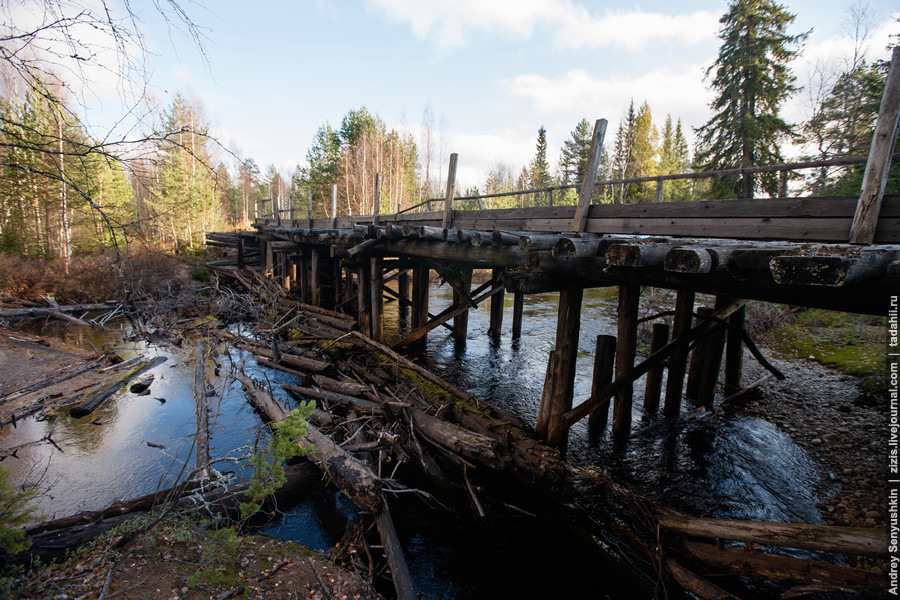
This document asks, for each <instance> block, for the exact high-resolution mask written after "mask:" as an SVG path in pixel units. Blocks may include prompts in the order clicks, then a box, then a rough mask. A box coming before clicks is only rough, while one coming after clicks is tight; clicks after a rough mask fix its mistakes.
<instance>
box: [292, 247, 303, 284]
mask: <svg viewBox="0 0 900 600" xmlns="http://www.w3.org/2000/svg"><path fill="white" fill-rule="evenodd" d="M299 258H300V257H299V256H297V255H296V254H295V255H293V256H292V257H291V287H293V288H298V287H299V289H300V291H301V293H302V291H303V286H302V285H301V284H300V279H299V275H298V271H297V260H299Z"/></svg>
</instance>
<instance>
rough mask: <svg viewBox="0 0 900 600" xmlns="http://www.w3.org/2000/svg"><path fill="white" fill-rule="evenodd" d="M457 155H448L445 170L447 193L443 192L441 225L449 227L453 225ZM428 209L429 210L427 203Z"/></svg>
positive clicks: (445, 227)
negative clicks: (448, 158) (447, 163)
mask: <svg viewBox="0 0 900 600" xmlns="http://www.w3.org/2000/svg"><path fill="white" fill-rule="evenodd" d="M458 158H459V156H458V155H457V154H456V153H453V154H451V155H450V165H449V168H448V171H447V193H446V194H444V216H443V219H442V225H441V227H443V228H444V229H449V228H450V227H452V225H453V195H454V191H455V190H456V163H457V159H458ZM428 210H431V206H430V203H429V206H428Z"/></svg>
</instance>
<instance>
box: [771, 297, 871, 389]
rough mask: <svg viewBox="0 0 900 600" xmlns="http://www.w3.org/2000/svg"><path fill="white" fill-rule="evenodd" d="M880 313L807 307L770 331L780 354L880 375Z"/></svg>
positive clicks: (862, 374) (858, 374) (845, 370)
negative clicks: (868, 314)
mask: <svg viewBox="0 0 900 600" xmlns="http://www.w3.org/2000/svg"><path fill="white" fill-rule="evenodd" d="M885 328H886V324H885V319H884V317H872V316H866V315H855V314H850V313H841V312H833V311H827V310H820V309H807V310H803V311H800V312H798V313H796V314H794V315H791V317H790V318H789V319H787V320H786V321H785V322H784V323H782V324H780V325H778V326H776V327H775V328H774V329H773V330H772V331H771V332H770V335H771V339H770V346H771V347H772V349H773V350H774V351H775V352H776V353H777V354H778V355H779V356H781V357H783V358H809V359H812V360H815V361H817V362H819V363H821V364H823V365H826V366H828V367H831V368H834V369H837V370H838V371H841V372H843V373H846V374H848V375H853V376H856V377H879V378H883V377H884V372H885V331H886V329H885Z"/></svg>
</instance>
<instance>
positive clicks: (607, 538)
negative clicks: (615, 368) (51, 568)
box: [30, 270, 886, 599]
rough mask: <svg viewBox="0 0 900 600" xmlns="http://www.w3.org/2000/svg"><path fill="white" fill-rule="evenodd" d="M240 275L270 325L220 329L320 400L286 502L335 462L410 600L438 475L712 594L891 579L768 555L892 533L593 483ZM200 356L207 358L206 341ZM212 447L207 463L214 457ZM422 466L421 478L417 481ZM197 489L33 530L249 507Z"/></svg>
mask: <svg viewBox="0 0 900 600" xmlns="http://www.w3.org/2000/svg"><path fill="white" fill-rule="evenodd" d="M232 274H236V275H237V277H232V279H233V280H234V281H237V282H239V283H240V284H241V285H243V286H245V287H246V288H248V289H249V290H250V291H251V292H252V294H253V297H254V302H256V303H258V304H263V305H265V306H266V310H267V312H268V313H269V315H268V318H267V320H266V321H267V323H268V325H265V326H259V325H258V326H257V327H256V328H255V330H254V331H252V333H244V334H241V335H235V334H233V333H229V332H228V331H226V330H225V329H215V330H214V331H213V332H212V333H211V335H212V336H214V337H218V338H219V339H220V340H221V342H223V343H225V344H229V345H233V346H235V347H237V348H240V349H242V350H244V351H246V352H249V353H252V354H253V355H255V357H256V359H257V362H258V363H259V364H260V365H262V366H266V367H270V368H274V369H278V370H281V371H284V372H287V373H291V374H293V375H294V376H295V377H296V381H295V383H291V384H284V385H283V386H282V387H283V388H284V389H285V390H286V391H287V392H288V394H289V395H290V396H295V397H296V398H297V399H299V400H313V401H315V403H316V410H315V412H314V413H313V414H312V417H311V418H310V421H311V422H310V427H309V432H308V434H307V436H306V439H304V440H298V443H301V444H303V445H310V444H311V445H312V446H313V447H314V448H315V450H314V452H313V453H312V454H311V459H312V461H311V463H308V462H307V463H301V464H298V465H293V466H290V467H288V469H287V479H288V482H287V485H286V486H285V487H284V488H282V489H281V490H279V491H278V492H277V493H276V497H275V498H272V499H271V503H272V504H270V506H273V505H275V504H277V505H281V506H283V505H285V504H286V503H288V502H290V501H291V500H296V499H298V497H299V496H300V495H301V494H302V493H303V489H304V486H305V485H306V484H307V483H308V482H309V481H310V478H311V474H310V473H311V471H312V470H314V469H315V468H318V469H319V470H321V471H322V472H324V473H325V474H326V475H327V476H328V478H329V479H330V480H331V481H332V482H334V484H335V485H336V486H337V487H338V488H339V489H341V490H342V491H343V492H344V493H345V494H346V496H347V497H348V498H349V499H350V500H351V501H353V503H354V504H355V505H356V507H357V508H358V509H359V511H360V512H361V513H363V514H364V515H367V517H366V518H369V519H371V522H372V523H374V524H375V525H376V526H377V530H378V532H379V534H380V536H381V546H382V547H383V548H384V555H385V558H386V560H387V564H388V565H389V569H390V574H391V576H392V578H393V580H394V583H395V587H396V589H397V595H398V597H400V598H404V599H405V598H415V597H416V596H415V590H414V589H413V586H412V582H411V579H410V577H409V573H408V569H407V568H406V564H405V560H404V558H403V552H402V548H401V547H400V544H399V541H398V540H397V536H396V533H395V531H394V527H393V522H392V518H391V514H390V509H389V506H390V503H391V498H392V493H394V492H397V491H398V490H407V489H408V488H406V487H405V485H404V483H403V482H406V485H409V482H410V481H411V480H415V481H416V482H417V483H416V484H415V485H418V484H419V482H421V481H422V480H423V479H424V480H426V481H431V482H433V483H434V484H435V485H434V486H433V487H429V491H431V492H434V493H450V494H454V496H455V497H457V498H458V497H462V498H468V499H469V503H470V505H471V507H472V510H474V511H476V512H477V513H478V514H480V515H485V514H486V511H485V507H486V506H488V503H487V502H485V500H486V499H487V498H488V497H491V499H496V498H501V500H500V502H499V503H504V504H506V503H507V502H506V501H507V500H508V499H509V498H510V495H511V494H510V490H511V489H512V490H515V491H514V492H513V494H512V495H515V494H519V495H520V496H522V497H524V496H532V497H539V498H541V499H542V503H543V505H544V507H545V510H547V512H548V513H552V512H557V513H559V512H562V511H563V510H565V512H566V514H567V515H569V516H571V518H573V519H576V520H578V524H579V525H583V526H585V527H587V528H589V529H590V531H591V533H592V534H594V535H595V537H596V538H597V539H598V540H602V542H601V543H602V545H603V546H605V547H608V548H613V549H616V550H617V551H618V552H619V553H620V554H621V555H622V556H624V557H625V558H626V559H627V560H628V561H629V562H630V563H631V564H633V565H635V566H636V567H637V568H638V570H639V571H641V572H642V573H644V574H645V575H646V576H647V578H648V580H650V581H651V582H652V581H656V582H657V583H658V584H661V585H662V586H663V588H664V587H665V586H666V585H672V584H673V583H677V584H678V585H679V586H681V587H682V588H684V589H687V590H690V591H691V592H692V593H694V594H695V595H697V596H699V597H701V598H717V599H720V598H734V597H736V596H735V594H738V595H739V594H740V592H739V591H738V590H740V589H741V586H740V584H735V583H734V582H735V581H736V580H734V579H722V578H721V577H720V576H721V575H725V574H737V575H742V576H753V577H756V578H759V579H763V580H767V581H775V582H779V583H780V584H784V585H786V586H788V591H787V592H786V594H787V596H801V595H807V594H812V593H817V592H821V591H850V592H852V593H863V592H866V591H871V590H877V589H881V588H883V585H884V582H885V580H886V576H885V575H884V574H883V573H879V572H875V571H871V570H864V569H862V568H854V567H847V566H840V565H835V564H830V563H827V562H825V561H824V560H806V559H798V558H793V557H788V556H781V555H778V554H774V553H764V552H760V551H759V549H760V547H763V546H780V547H789V548H802V549H808V550H812V551H821V552H824V553H839V554H845V555H850V556H867V557H882V556H884V552H885V549H886V539H885V537H886V536H885V532H882V531H878V532H873V531H867V530H853V529H849V528H840V527H825V526H812V525H798V524H769V523H745V522H738V521H722V520H710V519H694V518H691V517H689V516H687V515H684V514H680V513H678V512H676V511H673V510H671V509H668V508H666V507H664V506H662V505H660V504H658V503H656V502H653V501H650V500H648V499H646V498H643V497H640V496H639V495H637V494H635V493H634V492H632V491H631V490H628V489H626V488H624V487H623V486H621V485H619V484H617V483H616V482H614V481H612V480H610V479H609V478H608V476H606V474H605V473H604V472H603V470H602V469H599V468H591V469H584V470H581V471H579V472H577V473H576V474H577V475H578V477H577V479H578V482H577V483H573V478H572V477H571V473H570V471H569V470H568V469H567V467H566V465H565V463H564V462H563V461H562V460H561V457H560V455H559V453H558V452H557V451H556V450H554V449H551V448H549V447H546V446H544V445H543V444H541V443H539V442H537V441H536V440H535V439H533V438H532V437H531V436H530V434H529V431H530V428H529V427H528V426H527V425H526V424H524V423H522V422H521V421H519V420H518V419H517V418H516V417H514V416H513V415H510V414H507V413H505V412H503V411H501V410H498V409H496V408H494V407H491V406H489V405H487V404H485V403H483V402H481V401H479V400H478V399H477V398H474V397H473V396H471V395H470V394H468V393H466V392H465V391H463V390H460V389H458V388H457V387H455V386H453V385H452V384H450V383H448V382H447V381H444V380H443V379H441V378H439V377H437V376H435V375H434V374H432V373H430V372H429V371H427V370H426V369H423V368H422V367H420V366H419V365H416V364H415V363H414V362H412V361H411V360H409V359H407V358H406V357H404V356H402V355H400V354H397V353H396V352H394V351H393V350H391V349H390V348H388V347H386V346H384V345H382V344H380V343H378V342H375V341H372V340H371V339H369V338H367V337H365V336H364V335H362V334H360V333H359V332H358V331H357V329H358V327H357V324H356V322H355V321H354V320H353V318H352V316H348V315H345V314H343V313H338V312H334V311H329V310H326V309H323V308H319V307H315V306H309V305H304V304H301V303H298V302H295V301H292V300H291V299H290V298H289V297H288V296H287V295H286V293H285V291H284V290H283V289H282V288H280V286H278V284H277V283H275V282H273V281H272V280H269V279H266V278H264V277H260V276H259V275H258V273H256V272H254V271H243V272H239V271H231V270H229V275H232ZM198 356H204V354H203V351H202V346H201V349H200V350H198ZM197 364H198V389H199V390H203V389H205V384H204V373H203V368H205V361H204V360H198V361H197ZM235 377H236V378H237V379H239V380H240V382H241V384H242V386H243V387H244V389H245V390H246V392H247V395H248V398H249V399H250V400H251V402H252V403H253V404H254V406H255V407H256V408H257V409H258V411H259V412H260V413H261V414H262V415H263V416H264V417H265V419H267V420H268V421H271V422H274V421H278V420H281V419H283V418H285V417H286V416H287V415H288V411H289V408H290V407H289V406H287V405H285V403H283V402H281V401H279V400H278V399H276V396H280V395H281V394H273V390H272V389H270V388H269V387H268V386H267V385H265V384H264V383H263V382H261V381H256V380H254V379H252V378H251V377H248V376H247V375H246V374H244V373H243V372H237V373H235ZM203 395H204V394H198V448H199V447H202V445H203V444H202V443H201V442H200V441H199V440H200V438H201V437H203V432H202V431H200V430H201V429H202V428H203V427H204V426H203V425H201V419H200V418H199V417H200V415H201V414H202V413H204V412H205V409H203V408H202V407H201V405H200V401H201V398H202V396H203ZM199 455H200V453H198V464H197V469H196V470H195V471H196V472H198V473H199V472H202V471H203V468H204V465H203V464H202V463H203V462H204V461H206V460H208V459H206V458H203V459H201V457H200V456H199ZM313 465H315V467H313ZM409 474H412V475H413V477H412V479H407V476H408V475H409ZM423 474H424V478H423V477H422V475H423ZM196 485H199V484H194V483H186V484H182V485H181V486H179V487H178V488H175V489H173V490H168V491H166V492H161V493H159V494H155V495H151V496H148V497H145V498H141V499H136V500H134V501H128V502H123V503H120V504H118V505H116V506H113V507H110V508H109V509H106V510H105V511H97V512H95V513H85V514H82V515H75V516H74V517H70V518H67V519H63V520H60V521H58V522H52V523H47V524H42V525H40V526H38V527H36V528H33V529H32V530H31V531H30V533H31V534H32V535H33V538H32V539H33V540H34V541H35V553H36V554H37V555H40V556H44V555H49V554H51V553H52V552H53V551H59V550H60V549H61V548H65V547H69V546H70V545H71V543H73V540H75V542H77V543H83V542H84V540H85V539H86V537H90V536H92V535H96V533H98V532H99V531H102V530H103V529H107V528H109V527H111V526H112V525H113V524H114V523H117V522H119V521H120V520H122V519H124V518H125V515H127V514H129V513H130V512H132V511H134V510H145V509H147V507H149V506H153V505H154V504H158V503H160V502H163V503H164V505H165V506H166V507H170V508H173V507H174V508H179V509H183V510H191V511H200V512H204V513H207V514H209V513H211V514H217V513H222V514H229V515H236V514H237V511H238V506H239V504H240V502H241V501H242V500H243V495H242V494H243V490H244V489H246V483H243V484H232V485H230V486H228V487H224V488H222V487H220V488H216V489H214V490H210V491H206V492H204V493H203V494H202V495H197V494H196V493H195V494H194V495H193V496H192V497H188V496H187V492H189V491H191V490H192V489H193V488H195V487H196ZM576 491H578V492H580V493H573V492H576ZM499 503H494V505H496V504H499ZM533 506H534V503H531V504H529V507H533ZM488 510H490V508H489V507H488ZM722 540H734V541H735V542H742V543H744V544H745V547H743V548H739V547H735V546H733V545H732V546H729V547H723V545H722V544H721V543H719V542H720V541H722ZM361 543H365V542H364V541H363V542H361ZM369 550H370V549H369V548H368V547H367V548H365V551H364V552H359V553H356V554H355V555H354V556H355V557H356V558H355V559H356V560H357V561H364V560H366V559H364V558H362V557H369V562H368V564H362V562H360V563H359V564H357V565H356V566H358V567H360V568H361V570H362V571H363V572H368V574H369V576H370V577H371V576H372V574H373V572H375V571H376V568H375V567H373V564H372V562H373V560H372V559H371V556H370V554H371V553H370V552H369ZM879 560H880V558H879ZM561 576H565V575H564V574H561ZM713 579H714V580H716V584H714V583H712V582H711V580H713ZM729 582H730V583H729ZM661 589H662V588H661ZM728 589H730V590H731V591H728Z"/></svg>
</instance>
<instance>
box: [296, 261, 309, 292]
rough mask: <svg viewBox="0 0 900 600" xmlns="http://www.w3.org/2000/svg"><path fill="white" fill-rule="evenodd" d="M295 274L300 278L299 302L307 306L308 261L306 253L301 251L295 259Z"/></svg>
mask: <svg viewBox="0 0 900 600" xmlns="http://www.w3.org/2000/svg"><path fill="white" fill-rule="evenodd" d="M297 261H298V263H299V264H298V266H297V272H298V275H299V276H300V301H301V302H303V303H304V304H309V259H308V258H307V252H306V251H305V250H303V251H302V252H301V253H300V255H299V256H298V257H297Z"/></svg>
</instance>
